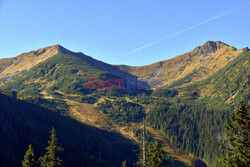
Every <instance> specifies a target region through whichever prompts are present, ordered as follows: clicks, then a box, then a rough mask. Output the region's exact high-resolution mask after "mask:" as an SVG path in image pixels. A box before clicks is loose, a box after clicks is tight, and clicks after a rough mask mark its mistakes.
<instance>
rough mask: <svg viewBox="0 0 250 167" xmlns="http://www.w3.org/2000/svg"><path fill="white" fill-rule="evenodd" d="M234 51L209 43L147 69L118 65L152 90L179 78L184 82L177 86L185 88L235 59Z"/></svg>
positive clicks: (235, 51) (223, 45) (219, 44)
mask: <svg viewBox="0 0 250 167" xmlns="http://www.w3.org/2000/svg"><path fill="white" fill-rule="evenodd" d="M241 52H242V50H237V49H235V48H234V47H232V46H229V45H227V44H225V43H222V42H220V41H217V42H213V41H208V42H206V43H205V44H203V45H202V46H199V47H197V48H195V49H194V50H192V51H190V52H188V53H185V54H183V55H181V56H178V57H175V58H173V59H170V60H165V61H160V62H157V63H154V64H151V65H147V66H138V67H136V66H135V67H133V66H124V65H122V66H118V67H119V68H120V69H121V70H124V71H127V72H129V73H131V74H133V75H135V76H138V79H140V80H143V81H146V82H147V83H148V84H149V85H150V86H151V87H156V88H157V87H163V86H170V85H171V84H172V83H174V82H175V81H177V80H179V79H183V80H185V82H181V84H176V83H175V84H176V86H181V85H185V84H188V83H191V82H196V81H200V80H203V79H205V78H207V77H208V76H209V75H211V74H213V73H214V72H216V71H218V70H219V69H220V68H222V67H224V66H225V65H226V64H227V63H228V62H230V61H231V60H233V59H234V58H235V57H237V56H238V55H239V54H240V53H241Z"/></svg>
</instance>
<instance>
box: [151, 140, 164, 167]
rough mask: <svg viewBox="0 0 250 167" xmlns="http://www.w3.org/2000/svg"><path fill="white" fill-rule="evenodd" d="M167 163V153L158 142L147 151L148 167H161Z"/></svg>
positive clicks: (152, 144)
mask: <svg viewBox="0 0 250 167" xmlns="http://www.w3.org/2000/svg"><path fill="white" fill-rule="evenodd" d="M166 163H167V162H166V161H165V151H164V150H163V147H162V145H161V144H159V143H158V142H157V141H155V142H153V143H151V144H150V145H149V147H148V149H147V166H150V167H161V166H162V165H167V164H166Z"/></svg>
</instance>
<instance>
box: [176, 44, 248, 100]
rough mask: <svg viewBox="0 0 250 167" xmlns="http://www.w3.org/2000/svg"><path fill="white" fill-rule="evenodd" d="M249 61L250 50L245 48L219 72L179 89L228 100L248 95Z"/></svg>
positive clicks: (201, 95)
mask: <svg viewBox="0 0 250 167" xmlns="http://www.w3.org/2000/svg"><path fill="white" fill-rule="evenodd" d="M249 61H250V50H249V49H248V48H245V49H244V50H243V52H242V53H241V54H240V55H239V56H238V57H236V58H235V59H234V60H232V61H230V62H229V63H228V64H227V65H226V66H225V67H223V68H221V69H220V70H219V71H218V72H216V73H214V74H212V75H211V76H209V77H208V78H207V79H205V80H202V81H200V82H196V83H192V84H190V85H187V86H184V87H182V88H180V89H179V91H180V92H182V91H184V92H186V93H188V92H197V95H198V96H200V97H205V96H207V97H213V98H220V99H222V100H224V101H227V102H229V101H230V100H233V99H234V98H236V97H240V96H241V95H244V96H245V97H247V94H248V93H249V74H250V71H249ZM237 99H238V98H236V100H237Z"/></svg>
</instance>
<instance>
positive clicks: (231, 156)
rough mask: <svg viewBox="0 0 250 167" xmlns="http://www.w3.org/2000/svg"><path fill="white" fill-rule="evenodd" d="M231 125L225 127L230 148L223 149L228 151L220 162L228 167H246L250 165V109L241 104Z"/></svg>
mask: <svg viewBox="0 0 250 167" xmlns="http://www.w3.org/2000/svg"><path fill="white" fill-rule="evenodd" d="M230 118H231V123H228V124H227V125H226V126H225V129H226V132H227V138H228V146H227V147H221V149H223V150H226V155H225V157H221V158H220V159H219V161H220V162H221V163H222V165H223V166H226V167H246V166H249V164H250V138H249V132H250V112H249V108H248V107H247V106H246V105H245V104H244V102H243V101H241V102H240V107H239V108H238V110H237V111H236V113H235V114H234V115H231V117H230Z"/></svg>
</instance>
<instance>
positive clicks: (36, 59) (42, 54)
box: [0, 45, 59, 80]
mask: <svg viewBox="0 0 250 167" xmlns="http://www.w3.org/2000/svg"><path fill="white" fill-rule="evenodd" d="M58 52H59V45H54V46H50V47H46V48H42V49H38V50H35V51H31V52H28V53H23V54H21V55H19V56H17V57H13V58H7V59H0V79H2V80H3V79H10V78H11V77H13V76H16V75H17V74H19V73H21V72H22V71H24V70H29V69H30V68H32V67H34V66H36V65H37V64H39V63H40V62H43V61H44V60H46V59H48V58H49V57H51V56H54V55H55V54H57V53H58Z"/></svg>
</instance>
